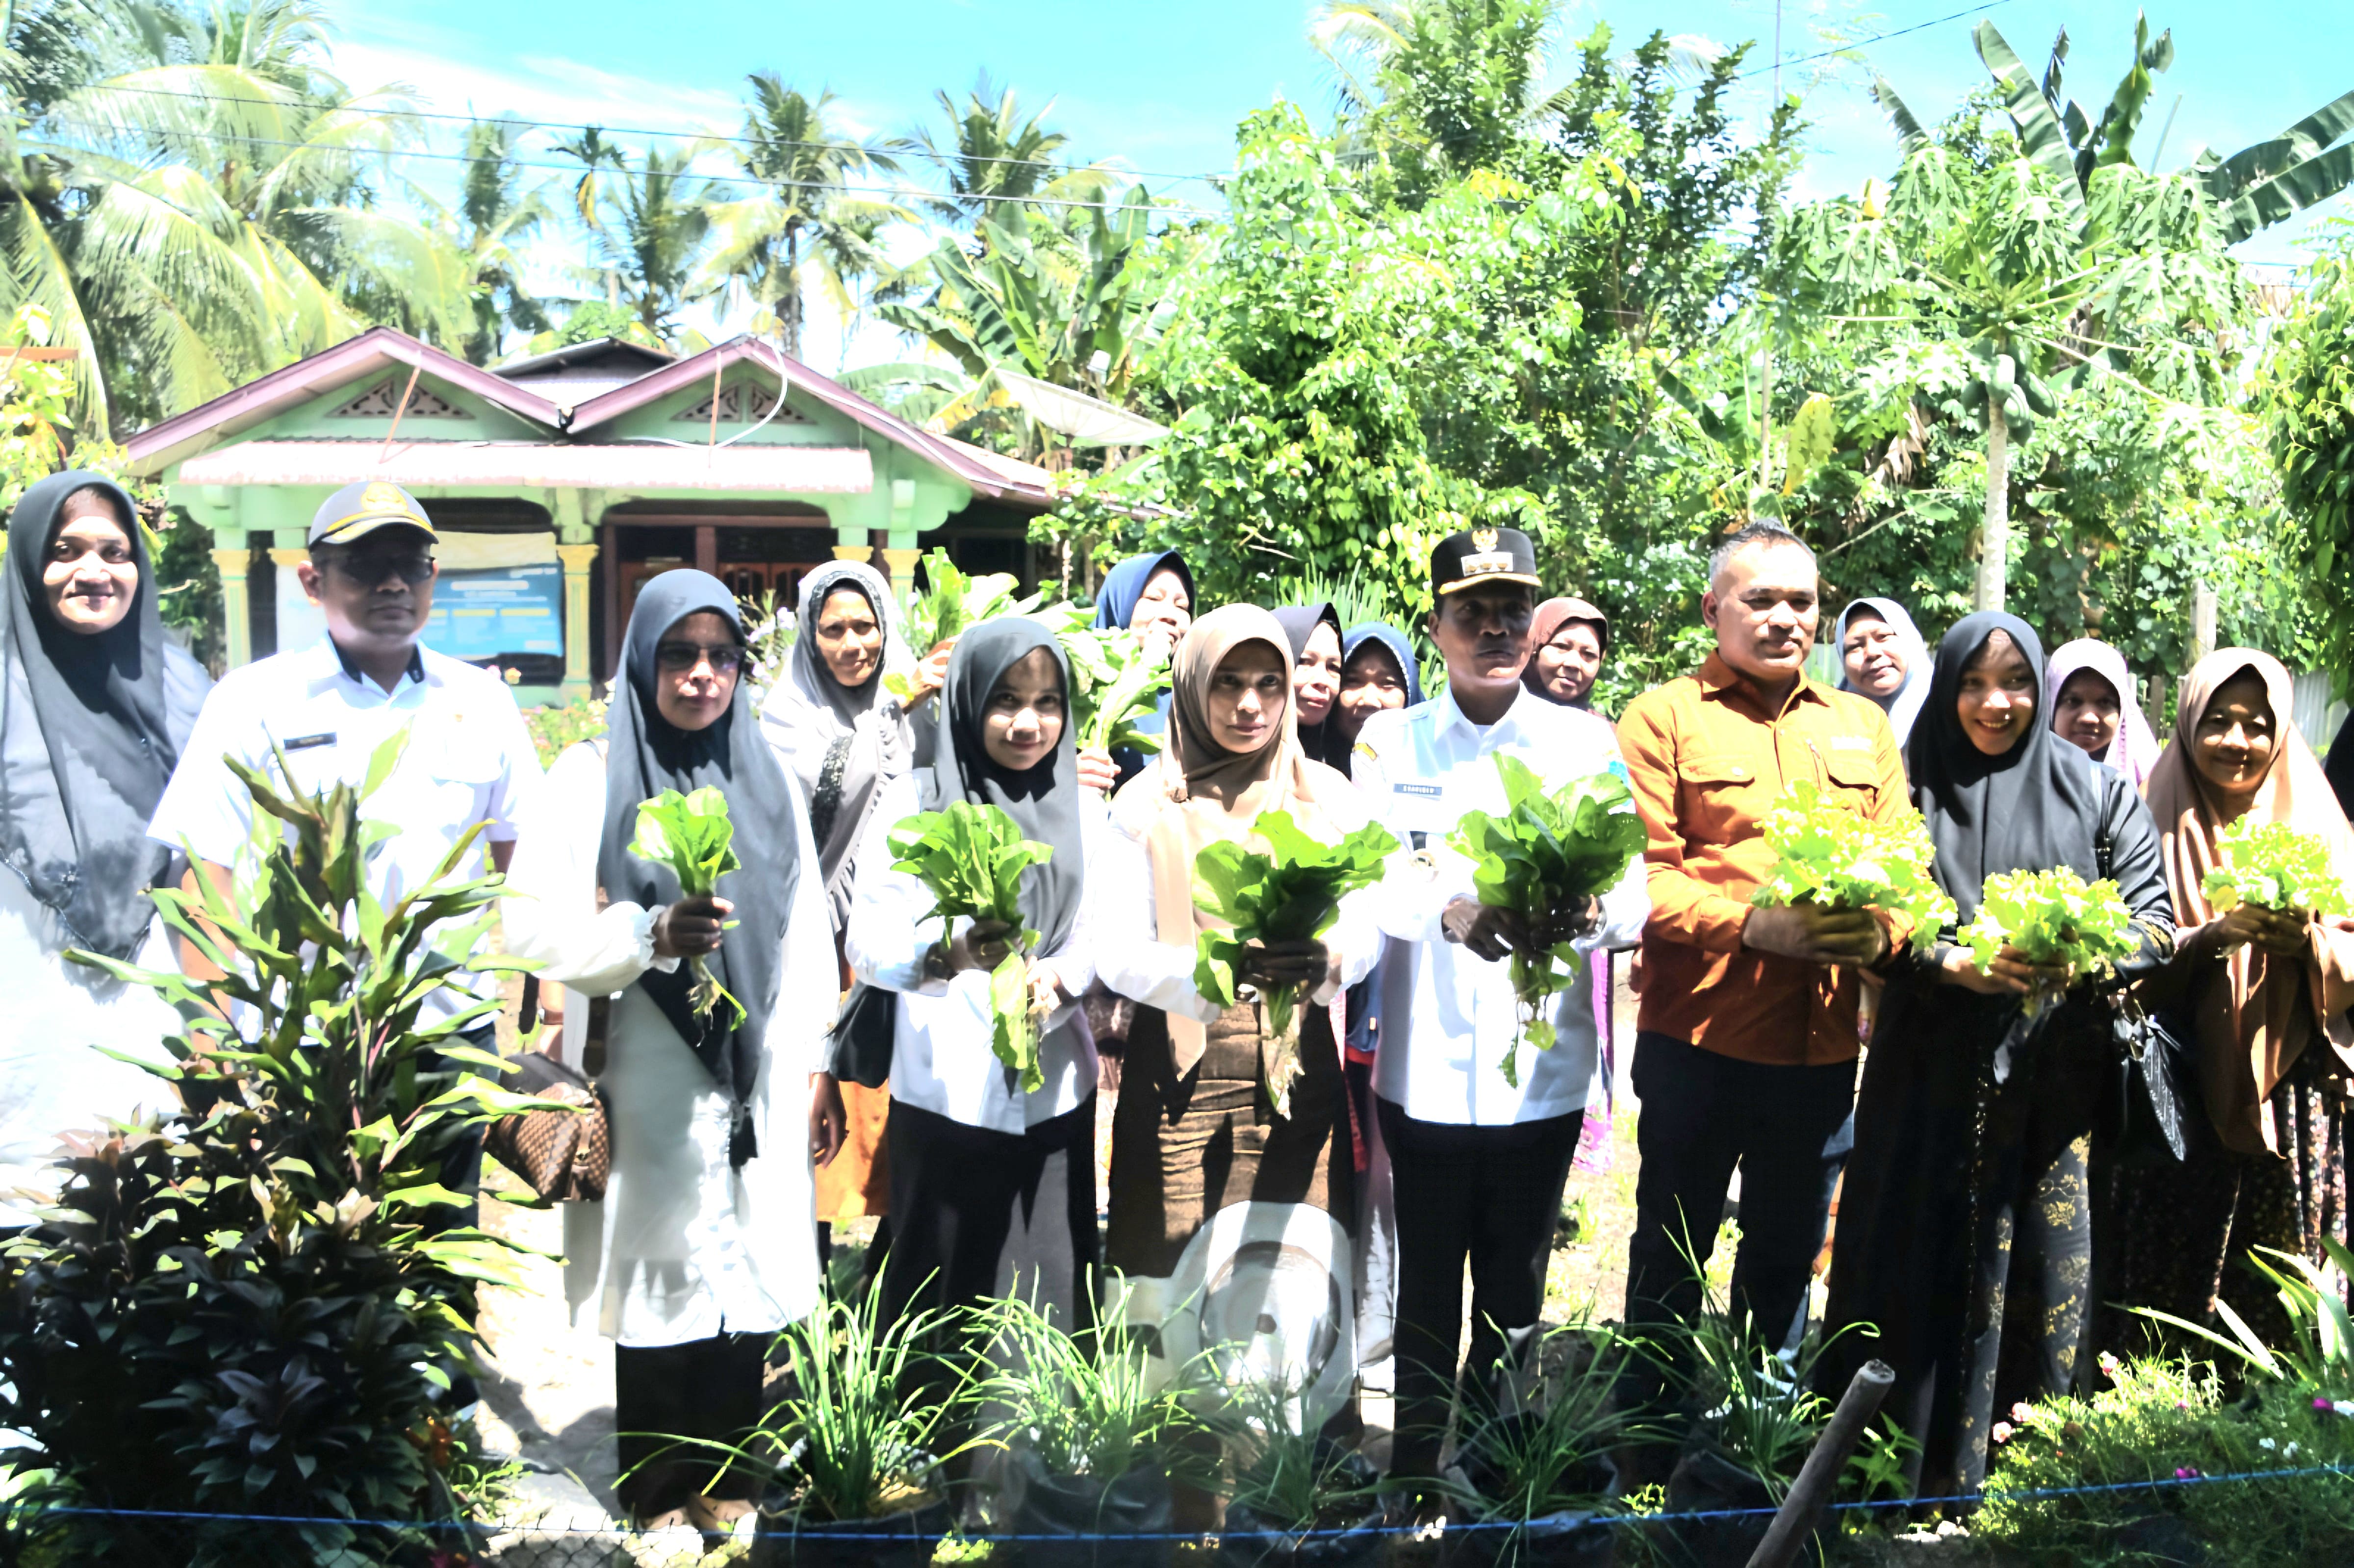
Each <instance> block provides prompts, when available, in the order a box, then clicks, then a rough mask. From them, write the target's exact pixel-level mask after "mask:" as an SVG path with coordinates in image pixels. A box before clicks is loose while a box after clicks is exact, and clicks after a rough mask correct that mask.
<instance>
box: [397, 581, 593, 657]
mask: <svg viewBox="0 0 2354 1568" xmlns="http://www.w3.org/2000/svg"><path fill="white" fill-rule="evenodd" d="M424 641H425V644H426V646H427V647H429V648H431V649H432V650H433V651H434V652H437V653H447V654H448V655H450V656H451V658H453V659H495V658H498V657H500V656H501V655H503V654H505V655H512V654H516V653H552V654H555V655H556V656H557V657H558V658H561V657H563V654H564V568H563V567H562V566H560V565H558V564H557V563H556V562H554V561H550V562H548V563H546V565H544V566H533V567H493V568H491V569H489V570H485V571H460V572H443V573H442V574H441V576H440V578H439V579H438V580H437V581H436V582H435V583H434V585H433V613H432V615H431V616H430V617H429V618H428V619H427V620H426V623H425V637H424Z"/></svg>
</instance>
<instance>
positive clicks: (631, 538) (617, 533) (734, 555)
mask: <svg viewBox="0 0 2354 1568" xmlns="http://www.w3.org/2000/svg"><path fill="white" fill-rule="evenodd" d="M811 524H816V525H815V526H812V525H811ZM823 524H824V519H823V518H822V517H812V516H808V515H799V516H791V517H784V518H773V519H772V518H761V517H716V518H714V517H664V516H657V515H645V516H635V515H623V516H620V517H611V518H610V520H609V521H608V522H607V524H606V525H605V528H604V535H605V549H604V551H603V552H602V554H603V556H604V558H605V560H606V561H607V562H609V563H610V565H609V567H608V569H607V572H606V576H605V586H606V594H607V596H608V597H607V599H606V606H607V608H606V615H605V671H604V673H605V675H606V677H607V678H610V675H611V673H612V672H613V671H615V670H617V669H619V668H620V649H621V640H622V636H623V633H624V632H625V631H626V630H627V629H628V627H629V624H630V611H631V609H635V608H636V606H637V602H638V594H639V592H640V591H641V590H642V588H644V587H645V585H646V584H647V583H649V582H651V581H652V579H653V578H655V577H660V576H661V575H662V574H663V573H664V572H667V571H674V570H676V569H677V568H679V567H695V568H696V569H698V570H701V571H705V572H709V573H710V574H711V575H712V576H713V577H717V578H718V579H719V580H720V581H721V582H723V583H726V585H727V588H728V591H729V592H731V593H733V594H734V595H735V596H736V598H737V600H738V602H740V603H743V604H744V605H746V606H747V607H748V609H747V614H748V616H752V615H758V614H761V613H765V611H766V610H767V609H768V607H769V605H770V604H771V603H773V604H774V605H775V606H776V607H777V608H778V609H793V608H795V607H796V606H797V605H798V603H799V599H800V593H799V590H800V587H801V578H802V577H804V576H805V575H807V574H808V573H809V572H811V570H813V569H815V568H816V567H820V566H822V565H823V564H825V563H826V562H828V561H831V560H832V559H833V543H834V534H833V530H832V529H831V528H828V527H826V526H824V525H823ZM771 596H773V598H771Z"/></svg>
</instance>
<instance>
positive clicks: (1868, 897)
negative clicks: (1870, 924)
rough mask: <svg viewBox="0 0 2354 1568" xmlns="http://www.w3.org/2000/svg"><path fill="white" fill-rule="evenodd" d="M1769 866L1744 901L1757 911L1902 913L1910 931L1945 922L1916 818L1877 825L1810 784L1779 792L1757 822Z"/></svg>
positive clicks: (1907, 815)
mask: <svg viewBox="0 0 2354 1568" xmlns="http://www.w3.org/2000/svg"><path fill="white" fill-rule="evenodd" d="M1763 831H1764V832H1765V842H1766V845H1767V847H1769V848H1770V849H1772V850H1773V852H1774V868H1773V870H1772V871H1770V872H1768V873H1767V874H1766V876H1765V881H1764V882H1762V883H1760V884H1759V885H1758V886H1757V891H1756V892H1755V893H1754V894H1752V895H1750V899H1749V901H1750V902H1751V903H1752V904H1755V905H1757V906H1761V907H1772V906H1782V905H1792V904H1814V905H1819V906H1822V907H1824V908H1829V909H1877V910H1880V911H1882V912H1883V913H1885V914H1890V915H1902V916H1906V917H1907V918H1908V919H1910V920H1911V922H1912V924H1913V928H1914V930H1920V931H1937V930H1942V929H1943V928H1944V927H1946V926H1948V925H1950V924H1952V922H1953V919H1954V901H1953V900H1952V899H1950V898H1948V897H1946V891H1945V889H1944V888H1941V887H1939V886H1938V885H1937V879H1936V878H1935V876H1934V875H1933V874H1931V871H1930V865H1931V863H1932V862H1933V861H1934V860H1935V858H1936V853H1937V846H1936V845H1935V844H1934V843H1932V842H1930V839H1929V829H1928V826H1927V824H1925V823H1924V822H1923V821H1922V820H1921V813H1920V812H1918V811H1915V810H1911V809H1910V808H1909V807H1908V808H1907V809H1906V810H1905V811H1904V813H1903V816H1902V817H1901V818H1899V820H1897V821H1893V822H1882V821H1874V820H1873V819H1872V818H1870V817H1867V816H1864V815H1862V814H1861V813H1860V812H1857V811H1853V810H1849V809H1848V808H1847V807H1845V806H1842V805H1840V804H1839V803H1838V802H1837V801H1836V800H1832V799H1831V798H1829V796H1826V795H1825V794H1824V793H1823V792H1822V791H1821V790H1820V789H1817V788H1816V787H1815V784H1814V781H1813V780H1812V779H1798V780H1797V781H1795V782H1794V783H1792V784H1791V785H1790V787H1789V788H1788V789H1785V790H1783V791H1782V797H1781V799H1780V800H1776V802H1775V803H1774V809H1773V810H1771V811H1769V812H1767V813H1766V815H1765V822H1764V823H1763Z"/></svg>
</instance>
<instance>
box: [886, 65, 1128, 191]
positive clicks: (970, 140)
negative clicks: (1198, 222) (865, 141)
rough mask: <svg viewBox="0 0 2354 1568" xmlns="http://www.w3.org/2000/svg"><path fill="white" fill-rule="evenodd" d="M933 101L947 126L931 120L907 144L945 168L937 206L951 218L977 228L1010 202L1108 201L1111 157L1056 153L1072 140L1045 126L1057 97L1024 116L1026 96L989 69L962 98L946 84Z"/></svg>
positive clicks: (1111, 170)
mask: <svg viewBox="0 0 2354 1568" xmlns="http://www.w3.org/2000/svg"><path fill="white" fill-rule="evenodd" d="M932 101H934V102H935V103H938V105H939V106H940V113H941V114H942V115H943V116H945V117H946V118H947V120H948V133H947V134H946V135H944V136H943V135H941V134H939V133H938V132H935V131H934V130H933V129H932V128H931V127H929V126H924V127H921V128H919V129H918V130H917V131H916V132H915V133H914V134H913V135H912V136H911V137H909V138H908V139H907V142H906V143H904V146H905V150H906V151H907V152H909V153H912V154H916V155H917V156H919V157H921V158H923V159H925V160H926V161H927V162H928V163H930V164H932V165H933V166H934V167H935V168H937V169H938V171H939V173H940V177H941V181H942V184H943V185H944V186H945V189H944V190H943V192H942V194H941V196H940V199H939V200H938V201H936V202H934V203H932V204H931V205H932V207H933V208H934V210H935V211H937V212H938V214H939V215H940V217H943V218H945V219H946V220H948V221H949V222H950V223H955V224H961V225H963V226H965V227H967V228H970V227H971V226H972V225H973V224H976V223H978V222H979V221H980V220H981V218H982V217H984V216H985V215H987V213H988V212H989V211H990V209H991V208H992V207H1002V206H1004V205H1005V204H1006V203H1007V202H1009V201H1018V200H1028V199H1034V198H1044V199H1045V200H1049V201H1082V202H1096V201H1102V200H1104V199H1105V197H1106V196H1108V194H1109V192H1110V189H1111V185H1112V182H1113V181H1114V180H1115V179H1116V178H1117V177H1118V175H1116V173H1115V171H1114V170H1113V169H1112V168H1111V167H1110V166H1109V165H1108V164H1082V165H1076V166H1074V165H1070V164H1063V163H1060V162H1058V161H1057V160H1056V159H1055V154H1057V153H1059V152H1061V151H1062V150H1063V149H1064V148H1065V147H1066V146H1068V145H1069V144H1070V140H1071V139H1070V138H1069V137H1068V136H1066V135H1065V134H1063V132H1060V131H1049V130H1047V129H1046V123H1045V122H1046V116H1047V115H1049V114H1051V113H1053V112H1054V111H1055V102H1054V100H1052V99H1049V100H1047V101H1046V106H1045V107H1044V109H1041V110H1039V111H1038V112H1036V113H1035V114H1033V115H1030V116H1029V117H1028V118H1026V119H1025V118H1023V113H1022V105H1021V97H1020V95H1019V94H1018V93H1016V92H1015V91H1014V90H1013V89H1012V88H1010V87H1008V88H1002V89H1000V88H998V87H997V86H996V85H995V84H994V83H992V82H991V80H990V79H989V73H988V72H986V71H983V72H982V73H981V76H980V78H979V79H977V80H976V81H975V82H974V84H973V89H972V90H971V91H970V92H968V93H967V94H965V98H964V102H963V103H961V104H960V103H958V102H957V101H956V100H955V98H953V97H952V96H950V94H949V90H947V89H946V88H942V89H940V90H938V91H936V92H934V93H933V94H932Z"/></svg>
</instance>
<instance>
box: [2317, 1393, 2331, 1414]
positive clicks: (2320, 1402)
mask: <svg viewBox="0 0 2354 1568" xmlns="http://www.w3.org/2000/svg"><path fill="white" fill-rule="evenodd" d="M2313 1408H2314V1409H2316V1410H2329V1409H2333V1408H2335V1407H2334V1406H2333V1405H2331V1404H2330V1403H2329V1401H2328V1400H2327V1399H2325V1398H2323V1397H2322V1396H2321V1395H2319V1394H2316V1395H2315V1396H2314V1400H2313Z"/></svg>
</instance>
